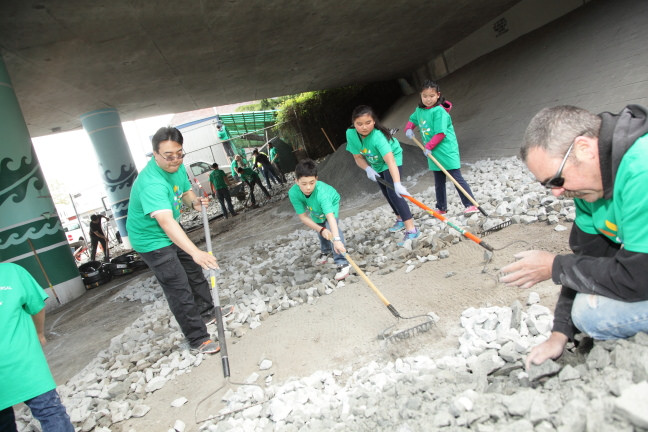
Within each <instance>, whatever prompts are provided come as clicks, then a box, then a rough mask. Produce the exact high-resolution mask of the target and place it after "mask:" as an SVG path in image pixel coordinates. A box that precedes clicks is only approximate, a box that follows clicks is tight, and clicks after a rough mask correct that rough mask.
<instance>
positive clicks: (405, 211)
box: [378, 167, 412, 221]
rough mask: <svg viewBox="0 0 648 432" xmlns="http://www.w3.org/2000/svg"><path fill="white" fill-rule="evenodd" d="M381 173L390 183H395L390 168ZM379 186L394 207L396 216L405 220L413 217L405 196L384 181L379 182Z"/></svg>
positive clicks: (399, 169) (399, 168)
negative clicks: (383, 182)
mask: <svg viewBox="0 0 648 432" xmlns="http://www.w3.org/2000/svg"><path fill="white" fill-rule="evenodd" d="M400 172H401V167H398V173H399V174H400ZM379 175H380V177H382V178H383V180H385V181H386V182H387V183H389V184H390V185H393V184H394V179H393V178H392V176H391V174H390V173H389V170H385V171H383V172H381V173H379ZM378 186H380V190H381V191H382V193H383V195H384V196H385V198H386V199H387V202H388V203H389V206H390V207H391V208H392V210H393V211H394V213H395V214H396V216H398V217H400V219H401V220H404V221H406V220H410V219H412V212H411V211H410V209H409V206H408V205H407V202H406V201H405V198H403V197H402V196H400V195H398V194H397V193H396V192H395V191H394V190H393V189H391V188H388V187H387V186H385V185H384V184H382V183H378Z"/></svg>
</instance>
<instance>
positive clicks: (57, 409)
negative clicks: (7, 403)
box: [0, 389, 74, 432]
mask: <svg viewBox="0 0 648 432" xmlns="http://www.w3.org/2000/svg"><path fill="white" fill-rule="evenodd" d="M25 404H26V405H27V406H28V407H29V409H30V410H31V413H32V416H34V418H35V419H36V420H38V421H39V422H40V424H41V429H42V430H43V432H74V426H72V423H71V422H70V417H69V416H68V414H67V412H66V411H65V407H64V406H63V404H62V403H61V399H60V398H59V395H58V393H57V392H56V389H52V390H50V391H48V392H45V393H43V394H42V395H40V396H36V397H35V398H31V399H28V400H26V401H25ZM16 430H17V429H16V420H15V417H14V411H13V408H12V407H7V408H5V409H3V410H1V411H0V431H2V432H15V431H16Z"/></svg>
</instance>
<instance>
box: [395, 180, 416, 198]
mask: <svg viewBox="0 0 648 432" xmlns="http://www.w3.org/2000/svg"><path fill="white" fill-rule="evenodd" d="M394 190H395V191H396V193H397V194H398V195H401V196H405V195H406V196H412V195H411V194H410V193H409V192H407V189H405V186H403V185H402V184H401V183H400V182H394Z"/></svg>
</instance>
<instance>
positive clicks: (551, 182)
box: [540, 137, 578, 189]
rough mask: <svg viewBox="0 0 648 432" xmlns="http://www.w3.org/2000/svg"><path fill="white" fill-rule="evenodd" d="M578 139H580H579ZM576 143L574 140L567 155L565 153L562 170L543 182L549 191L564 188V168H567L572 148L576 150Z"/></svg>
mask: <svg viewBox="0 0 648 432" xmlns="http://www.w3.org/2000/svg"><path fill="white" fill-rule="evenodd" d="M577 138H578V137H577ZM575 142H576V138H574V141H572V143H571V145H570V146H569V148H568V149H567V153H565V157H563V160H562V162H561V164H560V168H558V171H557V172H556V174H554V175H553V176H551V177H550V178H548V179H547V180H545V181H541V182H540V184H541V185H542V186H544V187H546V188H547V189H553V188H559V187H562V185H564V184H565V177H563V176H562V172H563V168H565V163H566V162H567V158H568V157H569V153H571V151H572V148H574V143H575Z"/></svg>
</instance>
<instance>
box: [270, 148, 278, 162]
mask: <svg viewBox="0 0 648 432" xmlns="http://www.w3.org/2000/svg"><path fill="white" fill-rule="evenodd" d="M268 153H270V162H272V163H277V162H279V157H278V156H277V149H276V148H274V147H273V148H271V149H270V151H269V152H268Z"/></svg>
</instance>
